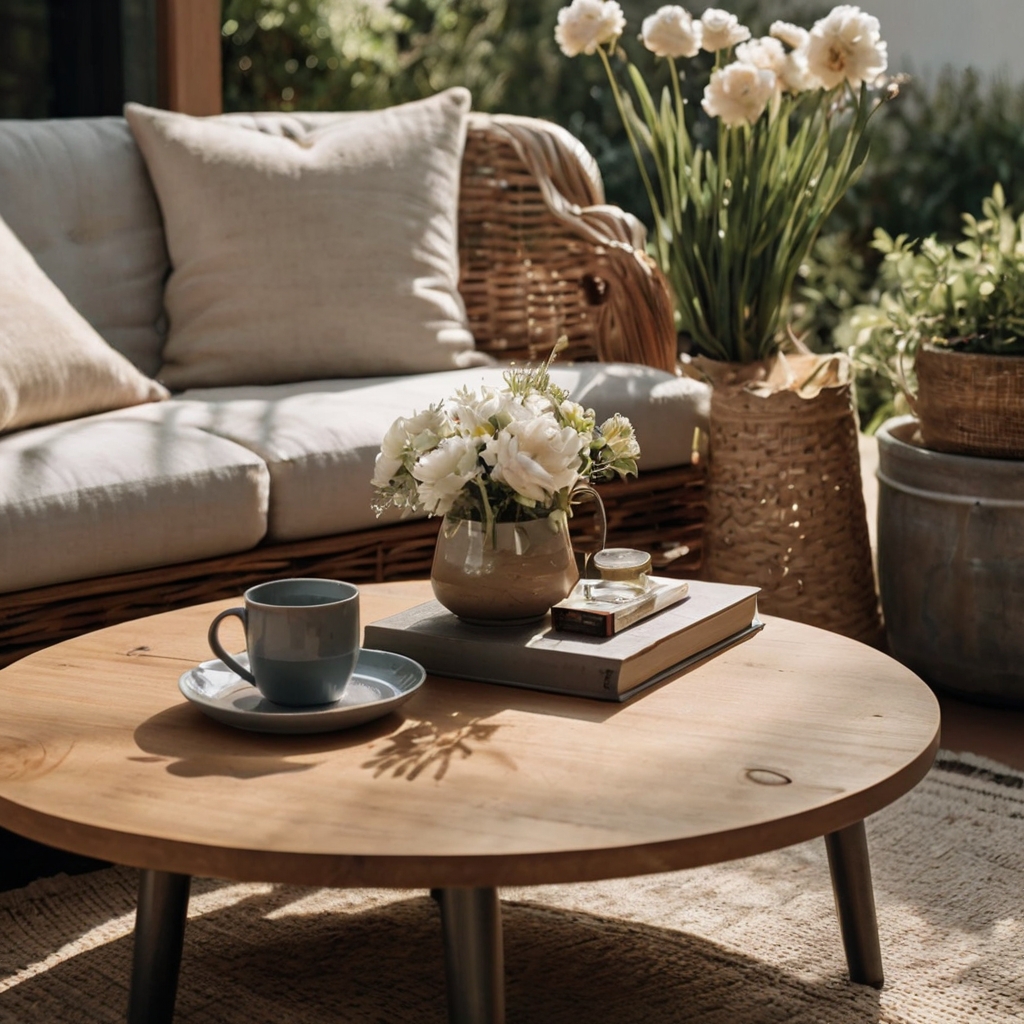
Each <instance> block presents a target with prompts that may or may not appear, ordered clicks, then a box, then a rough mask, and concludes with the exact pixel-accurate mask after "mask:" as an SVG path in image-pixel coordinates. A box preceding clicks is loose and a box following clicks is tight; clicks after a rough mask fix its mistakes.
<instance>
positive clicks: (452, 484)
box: [412, 436, 480, 516]
mask: <svg viewBox="0 0 1024 1024" xmlns="http://www.w3.org/2000/svg"><path fill="white" fill-rule="evenodd" d="M479 455H480V445H479V442H478V441H477V440H476V439H475V438H472V437H461V436H457V437H446V438H444V439H442V441H441V442H440V443H439V444H438V446H437V447H436V448H435V449H434V450H433V451H429V452H426V453H425V454H423V455H421V456H420V457H419V458H418V459H417V460H416V463H415V465H414V466H413V467H412V475H413V476H414V477H415V479H416V481H417V484H418V487H417V490H418V491H419V497H420V502H421V504H422V505H423V508H424V509H425V510H426V511H427V512H428V513H430V514H431V515H435V516H443V515H447V514H448V513H449V512H450V511H451V509H452V505H453V504H454V503H455V499H456V497H458V494H459V492H460V491H461V490H462V489H463V487H465V486H466V484H468V483H469V481H470V480H472V479H473V478H474V477H476V476H478V475H479V473H480V467H479V465H478V462H477V460H478V458H479Z"/></svg>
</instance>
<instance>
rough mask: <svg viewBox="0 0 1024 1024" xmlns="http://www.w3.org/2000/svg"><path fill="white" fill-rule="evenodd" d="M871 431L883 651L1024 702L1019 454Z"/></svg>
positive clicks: (911, 428) (985, 697) (895, 427)
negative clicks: (940, 445)
mask: <svg viewBox="0 0 1024 1024" xmlns="http://www.w3.org/2000/svg"><path fill="white" fill-rule="evenodd" d="M916 434H917V420H916V419H914V417H913V416H901V417H898V418H896V419H891V420H889V421H888V422H886V423H885V424H883V425H882V427H881V428H880V429H879V431H878V457H879V464H878V483H879V492H878V576H879V589H880V592H881V598H882V612H883V614H884V616H885V627H886V633H887V636H888V641H889V647H890V650H891V652H892V654H893V655H894V656H895V657H896V658H898V659H899V660H900V661H902V662H903V663H904V664H905V665H907V666H909V667H910V668H912V669H913V670H914V671H915V672H917V673H918V674H919V675H920V676H921V677H922V678H923V679H925V680H926V681H927V682H928V683H930V684H932V685H933V686H935V687H936V688H938V689H942V690H947V691H949V692H951V693H955V694H957V695H959V696H962V697H965V698H967V699H971V700H976V701H980V702H985V703H991V704H1001V705H1007V706H1016V707H1024V462H1020V461H1016V460H1009V459H987V458H977V457H972V456H966V455H950V454H946V453H944V452H936V451H929V450H928V449H926V448H923V447H921V445H920V441H919V439H917V438H916Z"/></svg>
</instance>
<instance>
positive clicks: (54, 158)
mask: <svg viewBox="0 0 1024 1024" xmlns="http://www.w3.org/2000/svg"><path fill="white" fill-rule="evenodd" d="M0 217H2V218H3V219H4V220H6V221H7V223H8V224H9V225H10V227H11V229H12V230H13V231H14V233H15V234H16V235H17V236H18V238H19V239H21V241H22V242H23V243H24V245H25V248H26V249H28V251H29V252H30V253H32V255H33V256H34V257H35V259H36V262H37V263H38V264H39V266H40V267H42V269H43V271H44V272H45V273H46V275H47V276H48V277H49V278H50V280H51V281H53V283H54V284H55V285H56V286H57V287H58V288H59V289H60V290H61V291H62V292H63V293H64V295H65V296H67V299H68V301H69V302H70V303H71V305H73V306H74V307H75V309H77V310H78V311H79V313H81V314H82V316H84V317H85V319H86V320H88V321H89V323H90V324H92V326H93V327H95V328H96V330H97V331H98V332H99V333H100V335H101V336H102V337H103V338H104V340H105V341H107V342H109V344H110V345H111V346H112V347H113V348H115V349H117V351H118V352H120V353H122V355H125V356H127V357H128V358H129V359H130V360H131V361H132V363H134V364H135V366H137V367H138V368H139V369H140V370H141V371H142V372H143V373H145V374H148V375H149V376H151V377H152V376H153V375H154V374H155V373H156V372H157V370H158V369H159V368H160V362H161V360H160V351H161V349H162V348H163V343H164V313H163V299H164V278H165V277H166V276H167V271H168V262H167V249H166V247H165V246H164V229H163V224H162V223H161V221H160V209H159V207H158V206H157V204H156V196H155V195H154V194H153V186H152V184H151V183H150V180H149V174H148V173H147V172H146V165H145V164H144V163H143V161H142V154H141V153H140V152H139V147H138V146H136V145H135V139H134V138H133V137H132V133H131V130H130V129H129V127H128V125H127V123H126V122H125V121H124V120H123V119H122V118H120V117H102V118H101V117H96V118H82V119H70V118H66V119H62V120H59V121H13V120H9V121H8V120H2V119H0Z"/></svg>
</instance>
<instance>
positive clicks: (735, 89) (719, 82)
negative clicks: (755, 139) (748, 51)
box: [701, 61, 778, 128]
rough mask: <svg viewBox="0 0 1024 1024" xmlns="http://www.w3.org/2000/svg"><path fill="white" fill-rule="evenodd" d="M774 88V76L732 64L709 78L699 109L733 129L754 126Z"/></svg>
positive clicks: (776, 85) (735, 62)
mask: <svg viewBox="0 0 1024 1024" xmlns="http://www.w3.org/2000/svg"><path fill="white" fill-rule="evenodd" d="M776 88H778V81H777V79H776V77H775V73H774V72H772V71H769V70H767V69H766V68H759V67H756V66H755V65H753V64H745V63H743V62H742V61H734V62H733V63H732V64H727V65H726V66H725V67H724V68H719V69H718V70H717V71H715V72H713V73H712V75H711V81H710V82H708V85H707V88H706V89H705V90H704V99H703V100H701V106H702V107H703V108H704V111H705V112H706V113H707V114H708V115H710V116H711V117H720V118H721V119H722V123H723V124H727V125H729V127H731V128H735V127H737V126H738V125H741V124H744V123H746V124H754V122H755V121H757V119H758V118H759V117H760V116H761V115H762V114H763V113H764V110H765V107H767V106H768V102H769V101H770V100H771V98H772V96H773V95H774V93H775V90H776Z"/></svg>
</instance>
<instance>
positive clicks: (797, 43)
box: [768, 21, 811, 50]
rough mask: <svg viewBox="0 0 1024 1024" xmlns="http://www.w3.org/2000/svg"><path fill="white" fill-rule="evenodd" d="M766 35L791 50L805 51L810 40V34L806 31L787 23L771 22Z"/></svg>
mask: <svg viewBox="0 0 1024 1024" xmlns="http://www.w3.org/2000/svg"><path fill="white" fill-rule="evenodd" d="M768 35H770V36H773V37H774V38H775V39H781V40H782V41H783V42H784V43H785V44H786V45H787V46H788V47H789V48H790V49H791V50H805V49H807V41H808V40H809V39H810V38H811V33H810V32H808V31H807V29H805V28H801V27H800V26H799V25H793V24H791V23H790V22H788V21H773V22H772V27H771V28H770V29H768Z"/></svg>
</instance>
